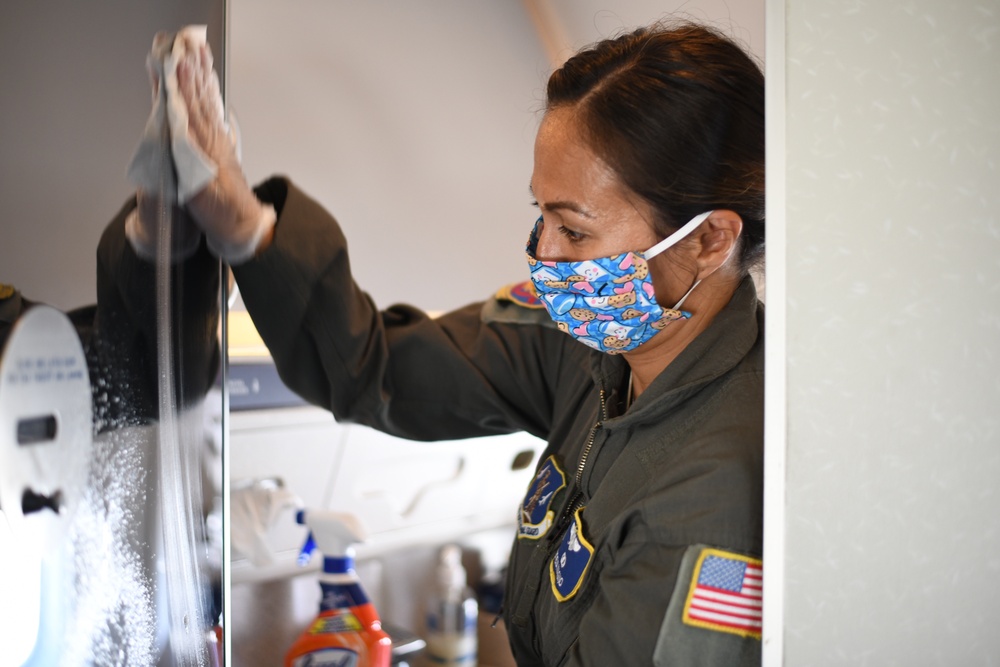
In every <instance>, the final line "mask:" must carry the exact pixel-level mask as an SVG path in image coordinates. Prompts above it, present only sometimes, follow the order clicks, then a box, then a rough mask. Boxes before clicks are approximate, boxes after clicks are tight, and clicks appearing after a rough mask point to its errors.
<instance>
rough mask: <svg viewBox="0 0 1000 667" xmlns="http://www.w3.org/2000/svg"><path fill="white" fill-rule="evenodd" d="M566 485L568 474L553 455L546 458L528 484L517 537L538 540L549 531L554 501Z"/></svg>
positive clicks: (519, 518)
mask: <svg viewBox="0 0 1000 667" xmlns="http://www.w3.org/2000/svg"><path fill="white" fill-rule="evenodd" d="M565 486H566V474H565V473H564V472H563V471H562V469H561V468H560V467H559V464H558V463H556V459H555V457H553V456H550V457H549V458H547V459H545V462H544V463H542V465H541V466H539V468H538V472H536V473H535V478H534V479H533V480H531V484H530V485H529V486H528V492H527V493H526V494H525V495H524V501H523V502H522V503H521V511H520V512H519V513H518V518H517V538H518V539H527V540H537V539H539V538H541V537H542V536H543V535H545V533H547V532H549V528H550V527H551V526H552V519H553V518H554V517H555V513H554V512H553V511H552V501H553V500H554V499H555V497H556V494H557V493H559V492H560V491H561V490H562V489H563V488H565Z"/></svg>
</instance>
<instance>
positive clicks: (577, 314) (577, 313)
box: [569, 308, 597, 322]
mask: <svg viewBox="0 0 1000 667" xmlns="http://www.w3.org/2000/svg"><path fill="white" fill-rule="evenodd" d="M569 314H570V315H572V316H573V319H574V320H580V321H581V322H589V321H591V320H595V319H597V313H595V312H594V311H592V310H587V309H586V308H572V309H571V310H570V311H569Z"/></svg>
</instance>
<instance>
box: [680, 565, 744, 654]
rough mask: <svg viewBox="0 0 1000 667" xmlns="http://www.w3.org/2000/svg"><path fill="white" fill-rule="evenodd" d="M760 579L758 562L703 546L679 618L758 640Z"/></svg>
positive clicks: (686, 623) (702, 626) (695, 624)
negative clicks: (681, 615)
mask: <svg viewBox="0 0 1000 667" xmlns="http://www.w3.org/2000/svg"><path fill="white" fill-rule="evenodd" d="M763 582H764V579H763V570H762V563H761V561H759V560H756V559H754V558H749V557H747V556H742V555H740V554H735V553H731V552H728V551H722V550H721V549H711V548H705V549H703V550H702V551H701V554H700V555H699V556H698V560H697V562H696V563H695V566H694V571H693V573H692V575H691V586H690V588H689V590H688V595H687V601H686V602H685V603H684V614H683V617H682V620H683V621H684V624H685V625H691V626H694V627H698V628H706V629H708V630H716V631H718V632H728V633H731V634H735V635H740V636H741V637H754V638H756V639H760V635H761V627H762V623H761V620H762V614H761V609H762V604H761V600H762V594H763Z"/></svg>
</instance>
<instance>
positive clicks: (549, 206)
mask: <svg viewBox="0 0 1000 667" xmlns="http://www.w3.org/2000/svg"><path fill="white" fill-rule="evenodd" d="M528 192H529V193H530V194H531V197H532V199H535V201H536V202H537V198H536V197H535V191H534V190H533V189H532V187H531V184H530V183H529V184H528ZM538 206H539V208H541V209H542V210H545V211H558V210H566V211H572V212H573V213H576V214H577V215H580V216H583V217H584V218H589V219H593V217H594V216H593V215H592V214H591V213H590V212H589V211H587V210H586V209H584V208H583V207H582V206H580V205H579V204H577V203H576V202H573V201H561V200H560V201H549V202H545V203H544V204H542V203H540V202H538Z"/></svg>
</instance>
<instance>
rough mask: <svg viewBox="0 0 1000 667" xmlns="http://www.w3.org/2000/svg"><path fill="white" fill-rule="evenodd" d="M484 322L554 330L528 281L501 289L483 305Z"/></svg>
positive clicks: (543, 306)
mask: <svg viewBox="0 0 1000 667" xmlns="http://www.w3.org/2000/svg"><path fill="white" fill-rule="evenodd" d="M481 317H482V320H483V321H484V322H503V323H507V324H536V325H541V326H544V327H552V328H556V323H555V322H554V321H553V320H552V318H551V317H549V312H548V311H547V310H545V305H544V304H543V303H542V302H541V301H540V300H539V299H538V294H536V293H535V286H534V285H533V284H532V283H531V281H530V280H525V281H524V282H520V283H514V284H512V285H507V286H505V287H501V288H500V289H499V290H497V291H496V293H495V294H494V295H493V298H491V299H488V300H487V301H486V303H484V304H483V309H482V313H481Z"/></svg>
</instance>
